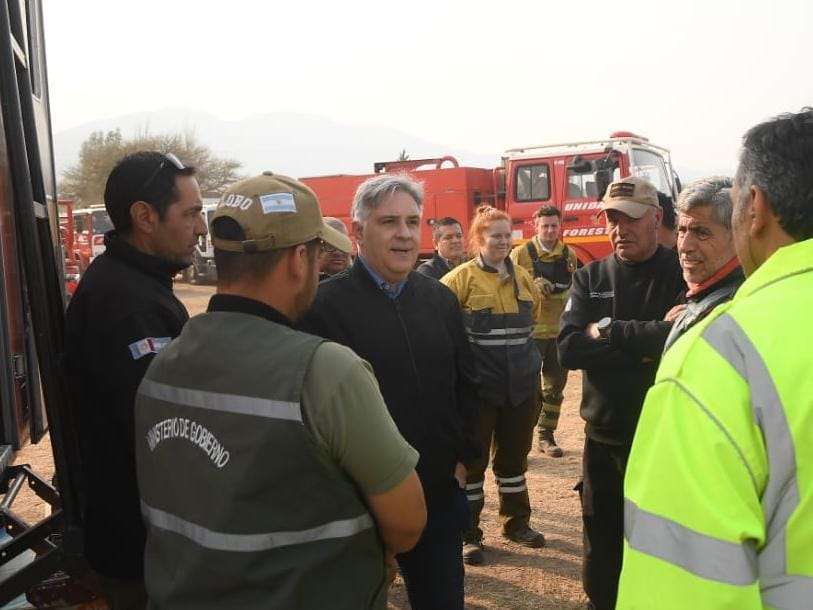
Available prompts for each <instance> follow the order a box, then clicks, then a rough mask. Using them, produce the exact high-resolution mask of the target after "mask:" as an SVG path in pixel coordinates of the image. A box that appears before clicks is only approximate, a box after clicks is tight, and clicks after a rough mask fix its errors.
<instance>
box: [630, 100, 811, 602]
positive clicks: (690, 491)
mask: <svg viewBox="0 0 813 610" xmlns="http://www.w3.org/2000/svg"><path fill="white" fill-rule="evenodd" d="M732 200H733V205H734V210H733V214H732V229H733V232H734V245H735V248H736V251H737V256H738V258H739V259H740V262H741V263H742V267H743V270H744V272H745V275H746V276H747V279H746V280H745V282H744V283H743V284H742V286H741V287H740V289H739V290H738V291H737V294H736V295H735V297H734V299H733V300H732V301H730V302H728V303H726V304H724V305H720V306H719V307H717V308H716V309H715V310H714V311H712V313H711V314H709V315H708V316H707V317H706V318H705V319H704V320H702V321H701V322H700V323H698V324H696V325H695V326H694V327H693V328H692V329H691V330H689V331H688V332H687V333H686V334H685V335H684V336H683V337H681V338H680V339H679V340H678V341H677V343H675V344H674V345H673V346H672V347H671V348H670V349H669V350H668V351H667V352H666V356H665V357H664V359H663V361H662V363H661V366H660V369H659V371H658V376H657V379H656V383H655V385H654V386H653V387H652V389H651V390H650V391H649V394H648V396H647V399H646V402H645V404H644V408H643V413H642V415H641V418H640V421H639V423H638V429H637V432H636V435H635V442H634V444H633V447H632V453H631V455H630V460H629V465H628V466H627V477H626V481H625V499H624V502H625V507H624V508H625V528H624V529H625V545H624V565H623V571H622V574H621V582H620V591H619V596H618V604H617V606H616V608H618V609H619V610H632V609H639V608H640V609H644V608H646V609H650V608H657V609H658V610H672V609H675V610H677V609H678V608H680V609H683V608H698V609H699V608H702V609H703V610H723V609H724V608H725V609H732V610H733V609H736V610H762V609H775V610H779V609H780V608H781V609H784V610H791V609H799V610H801V609H802V608H810V607H811V606H813V425H811V422H813V375H811V358H810V346H811V345H812V344H813V327H811V325H810V312H811V310H813V108H805V109H804V110H803V111H802V112H800V113H798V114H786V115H782V116H779V117H777V118H776V119H773V120H771V121H768V122H765V123H762V124H760V125H757V126H756V127H753V128H752V129H751V130H749V131H748V132H747V133H746V134H745V137H744V141H743V149H742V153H741V156H740V164H739V169H738V171H737V176H736V178H735V181H734V187H733V190H732Z"/></svg>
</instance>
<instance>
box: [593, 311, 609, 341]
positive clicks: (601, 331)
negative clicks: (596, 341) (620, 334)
mask: <svg viewBox="0 0 813 610" xmlns="http://www.w3.org/2000/svg"><path fill="white" fill-rule="evenodd" d="M612 323H613V319H612V318H610V317H609V316H608V317H604V318H601V320H599V321H598V322H596V329H597V330H598V336H599V337H601V338H602V339H609V338H610V326H612Z"/></svg>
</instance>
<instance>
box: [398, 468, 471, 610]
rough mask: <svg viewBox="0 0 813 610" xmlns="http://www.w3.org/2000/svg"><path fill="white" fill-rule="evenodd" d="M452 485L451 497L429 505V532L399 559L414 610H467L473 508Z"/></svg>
mask: <svg viewBox="0 0 813 610" xmlns="http://www.w3.org/2000/svg"><path fill="white" fill-rule="evenodd" d="M449 485H450V487H451V491H450V493H448V494H445V495H444V496H443V498H441V499H439V500H438V499H430V501H427V504H428V506H427V513H428V517H427V521H426V528H425V529H424V530H423V534H422V535H421V539H420V540H419V541H418V544H417V545H415V548H414V549H412V550H411V551H408V552H407V553H402V554H400V555H396V556H395V559H396V560H397V561H398V566H399V567H400V568H401V575H402V576H403V577H404V584H405V585H406V590H407V596H408V597H409V605H410V606H411V607H412V610H463V599H464V590H463V580H464V579H463V577H464V569H463V555H462V551H463V539H462V532H463V530H464V529H465V528H466V527H468V525H469V519H470V517H469V507H468V504H467V502H466V492H465V491H463V490H462V489H460V487H458V485H457V481H451V482H450V483H449ZM431 500H434V501H431Z"/></svg>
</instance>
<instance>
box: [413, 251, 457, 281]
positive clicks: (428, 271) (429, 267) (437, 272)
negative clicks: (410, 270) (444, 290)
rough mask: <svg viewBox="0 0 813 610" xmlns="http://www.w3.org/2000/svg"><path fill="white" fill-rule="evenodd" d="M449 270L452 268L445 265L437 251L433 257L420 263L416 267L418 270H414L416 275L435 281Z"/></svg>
mask: <svg viewBox="0 0 813 610" xmlns="http://www.w3.org/2000/svg"><path fill="white" fill-rule="evenodd" d="M451 270H452V268H451V267H450V266H449V263H447V262H446V260H445V259H444V258H443V257H442V256H441V255H440V254H438V253H437V251H435V255H434V256H433V257H432V258H430V259H429V260H428V261H425V262H423V263H421V264H420V265H418V268H417V269H415V271H417V272H418V273H420V274H422V275H425V276H426V277H431V278H432V279H435V280H439V279H440V278H442V277H443V276H444V275H446V274H447V273H449V271H451Z"/></svg>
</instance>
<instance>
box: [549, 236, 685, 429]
mask: <svg viewBox="0 0 813 610" xmlns="http://www.w3.org/2000/svg"><path fill="white" fill-rule="evenodd" d="M685 291H686V284H685V282H684V281H683V276H682V272H681V268H680V264H679V263H678V258H677V254H676V253H675V252H674V251H673V250H667V249H666V248H663V247H660V246H659V247H658V249H657V251H656V252H655V254H654V255H653V256H652V257H650V258H649V259H648V260H646V261H644V262H643V263H628V262H624V261H622V260H620V259H619V258H617V257H616V256H615V255H610V256H608V257H606V258H604V259H602V260H600V261H594V262H592V263H590V264H588V265H586V266H585V267H582V268H581V269H579V270H577V271H576V273H575V274H574V276H573V287H572V288H571V292H570V299H569V301H568V303H567V305H566V306H565V311H564V313H563V314H562V319H561V323H560V332H559V337H558V339H557V342H558V348H559V357H560V359H561V363H562V366H564V367H566V368H568V369H583V370H584V374H583V376H582V403H581V416H582V418H584V420H585V421H586V422H587V427H586V431H587V435H588V436H589V437H590V438H592V439H593V440H597V441H600V442H605V443H610V444H615V445H626V444H629V443H631V442H632V437H633V435H634V434H635V427H636V425H637V424H638V416H639V415H640V413H641V407H642V406H643V403H644V398H645V397H646V393H647V391H648V390H649V388H650V386H651V385H652V383H653V382H654V381H655V373H656V371H657V369H658V363H659V361H660V356H661V352H662V351H663V345H664V342H665V341H666V337H667V335H668V334H669V330H670V328H671V323H670V322H664V321H663V317H664V315H665V314H666V312H667V311H669V310H670V309H671V308H672V307H673V306H674V305H676V304H677V303H679V302H681V300H682V297H683V294H684V292H685ZM604 317H610V318H612V326H611V327H610V333H609V337H608V339H600V340H596V339H591V338H589V337H588V336H587V335H586V334H585V332H584V331H585V327H586V326H587V325H588V324H589V323H591V322H598V321H599V320H600V319H601V318H604Z"/></svg>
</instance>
